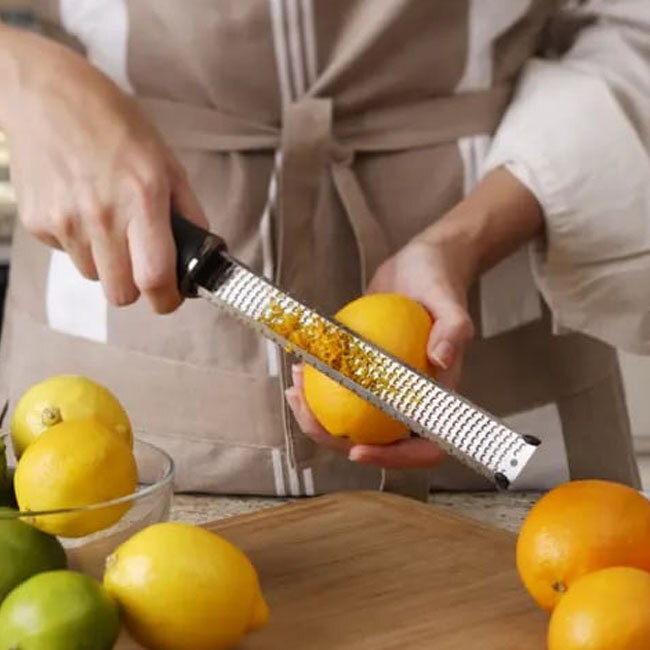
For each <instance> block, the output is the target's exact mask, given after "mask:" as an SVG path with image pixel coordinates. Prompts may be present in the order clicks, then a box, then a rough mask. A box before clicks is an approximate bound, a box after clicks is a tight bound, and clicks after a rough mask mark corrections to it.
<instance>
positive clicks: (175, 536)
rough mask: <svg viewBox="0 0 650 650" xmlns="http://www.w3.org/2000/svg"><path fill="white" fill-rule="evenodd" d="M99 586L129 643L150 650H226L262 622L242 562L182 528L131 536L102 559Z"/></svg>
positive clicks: (264, 612)
mask: <svg viewBox="0 0 650 650" xmlns="http://www.w3.org/2000/svg"><path fill="white" fill-rule="evenodd" d="M104 586H105V587H106V588H107V589H108V591H109V593H111V594H112V595H113V596H114V597H115V599H116V600H117V601H118V603H119V604H120V607H121V610H122V612H123V614H124V620H125V623H126V626H127V628H128V630H129V632H130V633H131V635H132V636H133V637H134V639H135V640H136V641H138V642H139V643H141V644H142V645H143V646H145V647H147V648H152V649H155V650H222V649H224V648H231V647H232V646H234V645H235V644H236V643H238V642H239V641H240V640H241V639H242V637H243V636H244V635H245V634H246V633H247V632H248V631H250V630H253V629H256V628H259V627H262V626H264V625H265V624H266V622H267V620H268V617H269V612H268V608H267V606H266V603H265V601H264V598H263V597H262V592H261V590H260V585H259V581H258V578H257V573H256V571H255V569H254V567H253V565H252V564H251V562H250V561H249V559H248V558H247V557H246V555H244V553H242V551H240V550H239V549H238V548H236V547H235V546H233V545H232V544H231V543H230V542H227V541H226V540H224V539H223V538H221V537H219V536H218V535H215V534H214V533H211V532H209V531H207V530H205V529H203V528H198V527H196V526H190V525H188V524H181V523H162V524H154V525H153V526H149V527H148V528H145V529H144V530H142V531H140V532H139V533H136V534H135V535H134V536H133V537H132V538H131V539H129V540H127V541H126V542H125V543H124V544H122V546H120V547H119V548H118V549H117V550H116V551H115V552H114V553H113V555H111V556H110V557H109V558H108V560H107V563H106V571H105V574H104Z"/></svg>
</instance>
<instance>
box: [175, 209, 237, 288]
mask: <svg viewBox="0 0 650 650" xmlns="http://www.w3.org/2000/svg"><path fill="white" fill-rule="evenodd" d="M171 227H172V234H173V236H174V242H175V244H176V255H177V257H176V275H177V278H178V288H179V291H180V293H181V295H182V296H183V297H185V298H195V297H196V296H197V292H196V280H197V278H198V277H199V275H200V274H201V272H202V271H207V270H211V269H212V268H214V267H215V265H216V266H220V264H219V260H218V259H215V258H219V257H220V255H219V254H220V252H221V251H224V250H225V249H226V243H225V242H224V240H223V239H221V237H219V236H218V235H214V234H213V233H211V232H208V231H207V230H204V229H203V228H201V227H200V226H197V225H196V224H194V223H192V222H191V221H188V220H187V219H185V217H182V216H181V215H180V214H179V213H178V212H176V211H175V210H173V209H172V213H171Z"/></svg>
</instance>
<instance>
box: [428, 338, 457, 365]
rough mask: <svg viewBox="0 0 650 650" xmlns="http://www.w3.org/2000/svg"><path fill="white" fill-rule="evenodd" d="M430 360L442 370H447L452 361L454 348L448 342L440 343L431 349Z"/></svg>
mask: <svg viewBox="0 0 650 650" xmlns="http://www.w3.org/2000/svg"><path fill="white" fill-rule="evenodd" d="M431 360H432V361H433V362H434V363H435V364H436V365H437V366H439V367H440V368H442V369H443V370H449V368H450V367H451V364H452V363H453V361H454V346H453V345H452V344H451V343H450V342H449V341H440V343H438V345H436V347H435V348H433V352H432V353H431Z"/></svg>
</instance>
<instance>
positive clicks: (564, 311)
mask: <svg viewBox="0 0 650 650" xmlns="http://www.w3.org/2000/svg"><path fill="white" fill-rule="evenodd" d="M581 11H585V12H591V13H592V14H594V15H595V16H596V17H597V20H596V22H594V23H593V24H591V25H589V26H587V27H584V28H583V29H582V30H581V32H580V34H579V36H578V38H577V39H576V41H575V42H574V44H573V46H572V47H571V49H570V50H569V51H568V52H567V53H566V54H565V55H563V56H562V57H561V58H559V59H555V60H547V59H542V58H535V59H532V60H531V61H530V62H529V63H528V64H527V65H526V67H525V69H524V71H523V74H522V76H521V79H520V82H519V84H518V88H517V91H516V93H515V96H514V99H513V101H512V103H511V105H510V107H509V109H508V110H507V112H506V114H505V116H504V119H503V121H502V123H501V124H500V126H499V128H498V130H497V132H496V134H495V137H494V140H493V143H492V146H491V149H490V152H489V154H488V157H487V160H486V164H485V169H484V172H487V171H489V170H490V169H494V168H495V167H498V166H506V167H507V169H509V170H510V172H511V173H513V174H514V175H515V176H516V177H517V178H518V179H519V180H520V181H521V182H522V183H524V184H525V185H526V186H527V187H528V188H529V189H530V190H531V192H533V194H534V195H535V196H536V197H537V199H538V200H539V202H540V204H541V205H542V208H543V210H544V215H545V221H546V233H545V237H544V239H543V241H539V242H536V243H535V244H534V245H533V246H532V247H531V254H532V264H533V272H534V275H535V278H536V282H537V284H538V287H539V289H540V291H541V293H542V295H543V296H544V298H545V300H546V301H547V303H548V305H549V307H550V309H551V311H552V312H553V315H554V319H555V322H556V326H557V330H558V331H562V330H565V329H568V330H578V331H583V332H585V333H587V334H590V335H592V336H595V337H597V338H600V339H601V340H604V341H606V342H608V343H611V344H613V345H617V346H619V347H621V348H624V349H627V350H629V351H632V352H637V353H645V354H650V0H598V1H596V0H594V1H592V2H590V3H584V4H583V8H582V9H581Z"/></svg>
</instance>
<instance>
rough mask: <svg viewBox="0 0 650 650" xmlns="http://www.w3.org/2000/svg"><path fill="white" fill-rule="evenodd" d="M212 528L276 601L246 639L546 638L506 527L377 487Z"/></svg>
mask: <svg viewBox="0 0 650 650" xmlns="http://www.w3.org/2000/svg"><path fill="white" fill-rule="evenodd" d="M207 527H208V528H210V529H211V530H214V531H216V532H218V533H220V534H221V535H223V536H224V537H226V538H227V539H229V540H230V541H232V542H233V543H235V544H237V545H238V546H239V547H240V548H242V549H243V550H244V551H245V552H246V553H247V554H248V555H249V557H250V558H251V559H252V561H253V562H254V564H255V566H256V567H257V569H258V571H259V574H260V579H261V582H262V587H263V590H264V593H265V596H266V598H267V601H268V603H269V606H270V608H271V622H270V624H269V626H268V627H267V628H266V629H264V630H262V631H260V632H257V633H255V634H254V635H251V636H249V637H248V638H247V639H246V641H245V642H244V643H243V644H242V645H241V650H294V649H295V650H470V649H471V648H481V650H519V649H521V648H525V649H526V650H543V649H544V647H545V631H546V616H545V615H544V614H542V613H541V612H539V611H537V610H536V609H535V607H534V605H533V604H532V601H531V600H530V599H529V598H528V596H527V594H526V593H525V592H524V589H523V587H522V586H521V584H520V582H519V578H518V576H517V573H516V570H515V564H514V548H515V537H514V535H512V534H510V533H507V532H505V531H501V530H496V529H493V528H490V527H488V526H484V525H481V524H478V523H475V522H473V521H470V520H468V519H465V518H461V517H459V516H456V515H454V514H451V513H449V512H448V511H443V510H439V509H436V508H433V507H432V506H429V505H426V504H421V503H417V502H414V501H411V500H407V499H404V498H402V497H397V496H393V495H388V494H384V493H376V492H372V493H366V492H356V493H342V494H336V495H332V496H326V497H320V498H316V499H311V500H308V501H304V502H299V503H293V504H291V505H288V506H283V507H280V508H273V509H271V510H265V511H262V512H258V513H255V514H252V515H246V516H242V517H235V518H232V519H226V520H221V521H218V522H215V523H213V524H209V525H208V526H207ZM190 606H191V605H190ZM120 647H122V646H120ZM123 647H124V648H131V647H134V646H132V645H124V646H123Z"/></svg>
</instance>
